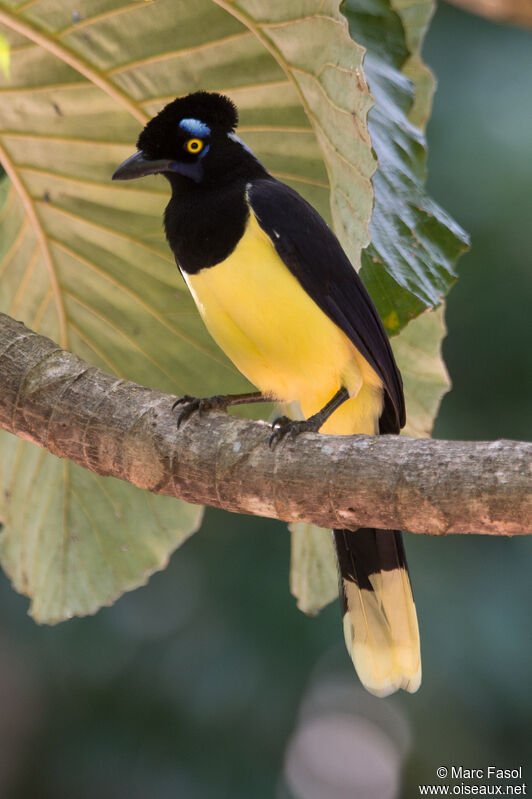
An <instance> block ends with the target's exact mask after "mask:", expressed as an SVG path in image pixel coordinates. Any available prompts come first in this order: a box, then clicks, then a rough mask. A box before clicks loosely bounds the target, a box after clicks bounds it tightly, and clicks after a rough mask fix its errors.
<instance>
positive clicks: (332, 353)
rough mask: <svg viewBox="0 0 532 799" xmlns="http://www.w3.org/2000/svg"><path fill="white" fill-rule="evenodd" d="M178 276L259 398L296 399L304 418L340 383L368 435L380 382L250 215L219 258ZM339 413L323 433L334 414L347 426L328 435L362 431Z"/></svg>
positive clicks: (218, 340) (214, 333)
mask: <svg viewBox="0 0 532 799" xmlns="http://www.w3.org/2000/svg"><path fill="white" fill-rule="evenodd" d="M324 268H326V265H324ZM184 277H185V280H186V282H187V284H188V287H189V289H190V291H191V293H192V296H193V297H194V300H195V302H196V305H197V306H198V309H199V312H200V314H201V316H202V317H203V320H204V322H205V324H206V326H207V328H208V330H209V332H210V334H211V335H212V337H213V338H214V339H215V341H216V342H217V343H218V345H219V346H220V347H221V348H222V349H223V350H224V352H225V353H226V354H227V355H228V356H229V358H230V359H231V360H232V361H233V363H234V364H235V365H236V366H237V367H238V369H239V370H240V371H241V372H242V373H243V374H244V375H245V376H246V377H247V378H248V380H250V381H251V382H252V383H253V384H254V385H256V386H257V388H259V389H260V390H261V391H262V392H263V393H264V394H268V395H270V396H271V397H273V398H275V399H277V400H279V401H281V402H292V401H298V402H299V403H300V405H301V407H302V409H303V412H304V413H305V415H306V416H308V415H310V414H311V413H315V412H316V411H317V410H319V409H320V408H321V407H322V406H323V405H324V404H325V403H326V402H327V401H328V400H329V399H330V398H331V397H332V396H333V395H334V394H335V393H336V391H337V390H338V389H339V388H340V387H341V386H342V385H344V386H346V387H347V388H348V390H349V393H350V394H351V396H353V397H354V396H355V395H358V394H360V396H359V401H358V405H360V412H362V411H363V408H362V406H364V411H363V415H364V416H366V415H367V413H369V414H370V416H371V422H369V419H368V421H367V422H366V423H364V426H365V427H368V425H369V426H371V428H372V429H371V430H367V431H366V430H365V431H364V432H373V429H374V426H375V419H374V416H375V409H374V406H375V402H376V401H377V405H379V408H378V414H380V408H381V407H382V399H380V395H381V394H382V391H381V385H382V384H381V381H380V380H379V378H378V377H377V375H376V374H375V372H374V371H373V369H371V367H370V366H369V364H368V363H367V362H366V361H365V360H364V359H363V358H362V356H360V354H359V353H358V352H357V350H356V349H355V347H354V346H353V344H352V343H351V341H350V340H349V338H348V337H347V336H346V335H345V333H343V331H342V330H341V329H340V328H339V327H338V326H337V325H335V324H334V322H332V321H331V320H330V319H329V317H328V316H326V314H324V313H323V311H322V310H321V309H320V308H319V307H318V305H316V303H315V302H314V301H313V300H312V299H311V297H310V296H309V295H308V294H307V293H306V291H305V290H304V289H303V288H302V287H301V285H300V283H299V281H298V280H297V279H296V278H295V277H294V275H292V273H291V272H290V270H289V269H288V268H287V267H286V266H285V264H284V263H283V261H282V260H281V258H280V257H279V256H278V255H277V252H276V251H275V247H274V246H273V244H272V242H271V240H270V238H269V236H268V235H267V234H266V233H265V232H264V231H263V230H262V228H261V227H260V225H259V224H258V222H257V220H256V218H255V216H254V214H253V212H251V211H250V216H249V221H248V224H247V227H246V230H245V232H244V235H243V236H242V238H241V239H240V242H239V243H238V245H237V247H236V248H235V250H234V251H233V252H232V253H231V255H230V256H229V257H228V258H227V259H226V260H225V261H222V262H221V263H219V264H217V265H216V266H213V267H209V268H208V269H202V270H201V271H200V272H198V273H196V274H195V275H184ZM363 384H365V387H364V388H365V390H364V391H362V392H361V389H362V387H363ZM366 395H367V396H366ZM352 403H353V401H352V400H350V401H349V402H348V403H346V406H351V405H352ZM366 405H367V406H368V407H367V408H366V407H365V406H366ZM341 410H342V409H340V411H341ZM340 411H337V412H336V413H335V414H334V415H333V417H331V420H330V421H329V425H328V427H327V428H325V427H324V428H323V429H324V431H325V430H327V431H328V432H333V430H332V429H331V422H333V420H334V419H335V417H336V418H337V421H338V422H340V419H341V418H342V420H343V421H342V423H341V425H340V426H341V427H342V428H344V427H346V426H347V428H348V429H342V430H334V432H346V433H348V432H362V430H360V431H358V430H357V431H355V430H354V429H353V424H352V421H351V416H352V414H353V411H354V408H352V409H351V412H350V413H349V412H348V408H347V407H344V410H343V412H342V413H341V415H340ZM346 412H347V417H349V418H348V419H344V417H346ZM337 414H339V415H338V416H337ZM377 418H378V417H377ZM337 426H338V425H336V427H337ZM332 427H333V428H334V427H335V425H334V424H333V425H332Z"/></svg>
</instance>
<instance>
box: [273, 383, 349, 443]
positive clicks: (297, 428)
mask: <svg viewBox="0 0 532 799" xmlns="http://www.w3.org/2000/svg"><path fill="white" fill-rule="evenodd" d="M347 399H349V392H348V390H347V389H346V388H341V389H340V390H339V391H337V392H336V394H335V395H334V397H333V398H332V399H330V400H329V402H328V403H327V405H324V406H323V408H322V409H321V411H318V413H315V414H313V416H309V418H308V419H304V420H294V419H289V418H288V416H280V417H279V418H278V419H276V420H275V422H274V423H273V424H272V431H273V432H272V434H271V436H270V442H269V443H270V449H274V448H275V447H276V446H277V444H278V443H279V442H280V441H282V440H283V439H284V438H286V436H287V435H289V436H290V438H296V437H297V436H299V435H300V434H301V433H317V432H318V430H319V429H320V427H322V425H324V424H325V422H326V421H327V419H328V418H329V416H331V415H332V414H333V413H334V412H335V411H336V410H337V409H338V408H339V407H340V405H342V404H343V403H344V402H345V401H346V400H347Z"/></svg>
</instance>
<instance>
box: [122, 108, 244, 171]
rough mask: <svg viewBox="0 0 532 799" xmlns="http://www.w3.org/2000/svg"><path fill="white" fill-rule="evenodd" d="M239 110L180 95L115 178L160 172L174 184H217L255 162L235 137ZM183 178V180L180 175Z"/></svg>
mask: <svg viewBox="0 0 532 799" xmlns="http://www.w3.org/2000/svg"><path fill="white" fill-rule="evenodd" d="M237 124H238V112H237V110H236V108H235V106H234V105H233V103H232V102H231V100H229V98H228V97H225V96H224V95H222V94H216V93H214V92H195V93H194V94H189V95H187V96H186V97H178V98H177V99H176V100H173V101H172V102H171V103H169V104H168V105H166V106H165V107H164V108H163V109H162V111H160V112H159V113H158V114H157V116H156V117H154V118H153V119H151V120H150V121H149V122H148V124H147V125H146V127H145V128H144V130H143V131H142V133H141V134H140V136H139V138H138V141H137V147H138V152H137V153H135V155H133V156H131V158H128V159H127V161H124V163H123V164H121V165H120V166H119V167H118V169H117V170H116V172H115V173H114V175H113V180H130V179H132V178H137V177H143V176H144V175H151V174H154V173H159V172H160V173H162V174H164V175H165V177H167V178H168V179H169V180H170V182H171V183H176V182H177V183H179V182H182V180H183V178H184V179H185V180H186V181H193V182H194V183H196V184H200V183H212V182H219V181H220V179H227V178H229V177H231V176H234V174H235V172H236V173H238V172H240V171H242V170H244V171H245V168H246V165H250V164H251V163H254V164H255V165H258V162H257V160H256V159H255V157H254V156H253V154H252V153H251V152H250V150H249V149H248V148H247V147H246V146H245V145H244V144H243V143H242V142H241V141H240V139H239V138H238V137H237V136H236V134H235V132H234V130H235V128H236V126H237ZM178 176H179V177H178Z"/></svg>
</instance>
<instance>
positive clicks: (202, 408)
mask: <svg viewBox="0 0 532 799" xmlns="http://www.w3.org/2000/svg"><path fill="white" fill-rule="evenodd" d="M253 402H269V398H268V397H265V396H263V394H261V392H260V391H251V392H249V393H248V394H216V395H215V396H214V397H203V398H200V397H191V396H189V395H188V394H185V395H184V396H183V397H179V398H178V399H176V401H175V402H174V404H173V405H172V410H173V411H174V410H175V409H176V408H179V407H180V406H182V407H181V410H180V411H179V414H178V416H177V427H178V428H179V427H181V425H182V424H183V422H186V420H187V419H188V418H189V417H190V416H192V414H193V413H199V415H200V416H201V415H202V414H203V413H205V412H207V411H226V410H227V409H228V408H229V407H230V406H231V405H247V404H248V403H249V404H251V403H253Z"/></svg>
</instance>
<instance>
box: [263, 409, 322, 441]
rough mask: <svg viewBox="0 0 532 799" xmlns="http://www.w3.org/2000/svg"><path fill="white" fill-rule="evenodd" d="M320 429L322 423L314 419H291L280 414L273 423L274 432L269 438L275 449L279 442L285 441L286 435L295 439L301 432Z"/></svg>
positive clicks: (312, 431) (314, 431)
mask: <svg viewBox="0 0 532 799" xmlns="http://www.w3.org/2000/svg"><path fill="white" fill-rule="evenodd" d="M319 429H320V423H319V422H318V421H315V420H314V419H303V420H294V419H289V418H288V416H280V417H279V418H278V419H276V420H275V422H274V423H273V424H272V434H271V436H270V440H269V445H270V449H275V447H276V446H277V444H278V443H279V442H280V441H283V440H284V439H285V438H286V436H290V438H292V439H294V438H297V436H299V435H300V434H301V433H317V432H318V430H319Z"/></svg>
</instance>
